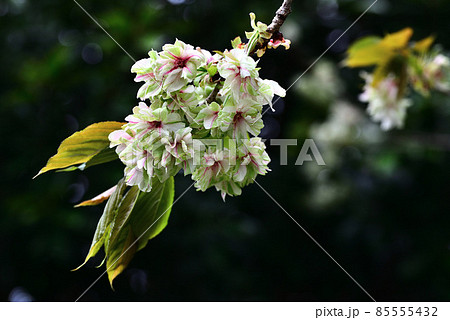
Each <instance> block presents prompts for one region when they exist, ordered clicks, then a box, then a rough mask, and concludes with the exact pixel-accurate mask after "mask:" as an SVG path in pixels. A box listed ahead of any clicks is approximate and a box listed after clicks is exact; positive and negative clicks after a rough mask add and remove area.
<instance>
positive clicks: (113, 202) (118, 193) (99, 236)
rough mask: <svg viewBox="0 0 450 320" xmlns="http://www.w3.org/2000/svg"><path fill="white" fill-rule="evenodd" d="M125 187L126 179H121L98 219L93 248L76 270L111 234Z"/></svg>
mask: <svg viewBox="0 0 450 320" xmlns="http://www.w3.org/2000/svg"><path fill="white" fill-rule="evenodd" d="M125 189H126V184H125V181H124V179H121V180H120V181H119V183H118V184H117V186H116V189H115V190H114V192H113V193H112V194H111V196H110V197H109V199H108V202H107V203H106V206H105V209H104V210H103V214H102V216H101V217H100V220H99V221H98V224H97V229H96V230H95V234H94V238H93V239H92V243H91V248H90V249H89V252H88V254H87V256H86V259H85V260H84V262H83V264H82V265H80V266H79V267H78V268H76V269H74V270H78V269H79V268H81V267H82V266H83V265H85V264H86V262H87V261H88V260H89V259H90V258H92V257H93V256H95V255H96V254H97V252H98V251H99V250H100V248H101V247H102V246H103V244H104V243H105V240H107V239H106V238H107V237H109V234H110V232H109V229H110V227H111V222H112V221H113V220H114V218H115V216H116V214H117V211H118V208H119V204H120V202H121V201H122V198H123V193H124V192H125Z"/></svg>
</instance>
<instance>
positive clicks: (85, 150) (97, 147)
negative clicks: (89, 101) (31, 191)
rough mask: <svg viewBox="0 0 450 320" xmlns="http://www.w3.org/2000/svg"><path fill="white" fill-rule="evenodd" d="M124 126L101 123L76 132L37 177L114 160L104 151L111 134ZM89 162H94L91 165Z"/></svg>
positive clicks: (62, 144) (118, 123) (61, 146)
mask: <svg viewBox="0 0 450 320" xmlns="http://www.w3.org/2000/svg"><path fill="white" fill-rule="evenodd" d="M123 124H124V123H121V122H115V121H107V122H99V123H95V124H92V125H90V126H88V127H87V128H86V129H84V130H82V131H77V132H75V133H74V134H73V135H71V136H70V137H68V138H67V139H65V140H64V141H63V142H62V143H61V145H60V146H59V148H58V152H57V153H56V155H54V156H53V157H51V158H50V159H49V160H48V162H47V164H46V166H45V167H44V168H42V169H41V170H40V171H39V173H38V174H37V175H36V176H35V177H37V176H38V175H40V174H42V173H45V172H47V171H50V170H55V169H64V168H67V167H70V166H73V165H77V164H83V163H85V164H86V167H87V166H91V165H95V164H100V163H104V162H107V161H111V160H114V159H115V156H114V157H113V156H112V153H111V152H107V151H104V150H105V149H107V148H108V147H109V139H108V136H109V134H110V133H111V132H113V131H115V130H119V129H120V128H121V127H122V125H123ZM102 151H104V152H103V153H102ZM96 156H97V158H96V159H95V157H96ZM89 161H93V162H91V164H89ZM69 170H72V169H71V168H69Z"/></svg>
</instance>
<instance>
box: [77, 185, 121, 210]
mask: <svg viewBox="0 0 450 320" xmlns="http://www.w3.org/2000/svg"><path fill="white" fill-rule="evenodd" d="M116 188H117V186H114V187H112V188H110V189H108V190H106V191H105V192H102V193H101V194H99V195H98V196H96V197H94V198H92V199H91V200H86V201H83V202H81V203H79V204H77V205H76V206H75V208H78V207H85V206H96V205H98V204H100V203H102V202H104V201H106V200H108V199H109V197H110V196H111V194H112V193H113V192H114V191H116Z"/></svg>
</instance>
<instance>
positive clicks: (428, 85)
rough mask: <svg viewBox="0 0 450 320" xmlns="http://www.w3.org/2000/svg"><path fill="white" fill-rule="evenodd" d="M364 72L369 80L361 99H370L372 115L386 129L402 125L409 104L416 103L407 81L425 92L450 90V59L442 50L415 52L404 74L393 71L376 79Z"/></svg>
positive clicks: (418, 90) (364, 76)
mask: <svg viewBox="0 0 450 320" xmlns="http://www.w3.org/2000/svg"><path fill="white" fill-rule="evenodd" d="M361 76H362V77H363V78H364V79H365V81H366V84H365V86H364V92H363V93H362V94H361V95H360V96H359V100H360V101H361V102H367V103H368V107H367V112H368V113H369V114H370V116H371V117H372V119H373V120H374V121H377V122H380V123H381V128H382V129H383V130H391V129H393V128H402V127H403V125H404V122H405V117H406V111H407V108H408V107H410V106H411V105H412V100H411V99H409V98H406V97H405V93H407V91H408V89H407V88H406V85H407V84H410V85H411V88H412V89H414V90H415V91H417V92H419V93H420V94H422V95H428V94H429V92H430V91H431V90H436V91H441V92H450V59H449V58H448V57H447V56H445V55H443V54H441V53H431V54H423V55H420V56H418V57H417V56H411V57H410V58H409V61H408V65H407V68H406V72H405V75H404V76H399V75H396V74H395V73H389V74H388V75H387V76H385V77H384V78H383V79H382V80H380V81H377V82H376V83H375V82H374V76H373V75H372V74H368V73H366V72H363V73H361Z"/></svg>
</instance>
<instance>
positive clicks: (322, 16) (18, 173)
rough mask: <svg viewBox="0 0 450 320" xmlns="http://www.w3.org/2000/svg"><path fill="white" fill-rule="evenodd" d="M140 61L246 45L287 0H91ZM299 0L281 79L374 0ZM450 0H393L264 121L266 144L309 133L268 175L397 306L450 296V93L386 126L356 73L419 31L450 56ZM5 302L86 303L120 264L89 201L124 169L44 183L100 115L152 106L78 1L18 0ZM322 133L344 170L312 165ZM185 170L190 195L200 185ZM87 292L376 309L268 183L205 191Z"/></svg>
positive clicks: (9, 99)
mask: <svg viewBox="0 0 450 320" xmlns="http://www.w3.org/2000/svg"><path fill="white" fill-rule="evenodd" d="M79 2H80V4H81V5H82V6H84V8H85V9H86V10H87V11H88V12H90V13H91V14H92V15H93V16H95V17H96V18H97V19H98V21H99V22H100V24H101V25H102V26H104V28H105V29H106V30H107V31H108V32H109V33H110V34H111V35H112V36H113V37H114V38H115V39H116V40H117V41H118V42H119V43H120V44H121V45H122V46H123V47H124V48H125V49H126V50H127V51H128V52H129V53H130V54H131V55H132V56H133V57H134V58H135V59H141V58H144V57H146V54H147V51H148V50H150V49H151V48H154V49H156V50H160V48H161V46H162V45H163V44H164V43H172V42H174V40H175V38H179V39H181V40H183V41H185V42H187V43H190V44H192V45H194V46H200V47H202V48H205V49H209V50H223V49H225V48H229V47H230V40H231V39H233V38H234V37H236V36H238V35H240V36H242V37H244V31H245V30H249V29H250V25H249V17H248V13H249V12H251V11H253V12H255V13H256V15H257V19H258V20H261V21H265V22H267V23H269V22H270V20H271V19H272V17H273V14H274V12H275V10H276V9H277V8H278V7H279V5H280V3H281V0H270V1H268V0H265V1H261V0H259V1H256V0H249V1H241V0H239V1H238V0H227V1H212V0H188V1H183V0H169V1H163V0H145V1H105V0H97V1H85V0H80V1H79ZM371 3H372V1H371V0H370V1H369V0H364V1H362V0H340V1H336V0H308V1H306V0H305V1H301V0H295V1H294V3H293V8H292V9H293V13H292V15H290V16H289V18H288V20H287V22H286V24H285V25H284V26H283V28H282V31H284V33H285V36H286V37H288V38H290V39H291V40H292V48H291V50H289V51H285V50H284V49H283V48H280V49H278V50H276V51H272V50H271V51H269V52H268V53H267V54H266V55H265V56H264V57H263V58H262V59H261V61H260V66H261V67H262V70H261V72H260V74H261V76H262V77H263V78H269V79H273V80H276V81H278V82H279V83H280V84H281V85H282V86H283V87H285V88H287V87H289V86H290V85H291V84H292V83H293V81H294V80H295V79H296V78H297V77H298V76H299V75H300V74H301V73H302V72H303V71H304V70H305V69H306V68H307V67H308V66H309V65H310V64H311V63H312V62H313V61H314V60H315V59H316V58H317V57H318V56H319V55H320V54H321V53H322V52H323V51H324V50H325V49H326V48H327V47H328V46H329V45H330V44H331V43H332V42H333V41H334V40H335V39H337V37H339V36H340V35H341V33H342V32H343V30H345V29H346V28H347V27H348V26H349V25H350V24H351V23H352V22H353V21H354V20H355V19H356V18H357V17H358V16H359V15H360V14H361V13H362V12H363V11H364V10H365V9H366V8H367V7H368V6H369V5H370V4H371ZM449 16H450V2H449V1H446V0H442V1H439V0H395V1H394V0H392V1H388V0H379V1H378V3H377V4H376V5H375V6H374V7H373V8H372V10H371V11H370V12H369V13H367V14H366V15H365V16H364V17H363V18H362V19H361V20H360V21H359V22H358V23H357V24H356V25H355V26H354V27H353V28H352V29H351V30H350V31H349V32H348V33H346V34H345V35H344V36H343V37H342V39H341V40H340V41H339V42H338V43H337V44H336V45H335V46H334V47H333V48H332V49H331V50H330V51H329V52H328V53H327V54H326V55H325V57H324V58H323V59H322V60H321V61H320V62H319V63H318V64H317V65H316V66H315V67H314V68H313V69H312V70H311V71H310V72H308V74H307V75H305V77H303V78H302V79H301V80H300V81H298V82H297V83H296V85H294V86H293V87H292V88H291V89H290V90H289V91H288V94H287V97H286V98H285V99H283V100H280V101H279V102H278V103H277V104H276V106H275V107H276V109H277V111H276V112H275V113H273V112H269V113H267V115H266V116H265V117H264V118H265V124H266V128H265V129H264V131H263V134H262V136H264V137H266V138H290V139H294V138H295V139H299V141H300V142H299V146H298V147H294V146H292V147H289V159H288V166H280V165H279V163H280V161H279V153H280V151H279V147H273V146H272V147H270V146H269V147H268V150H269V153H270V156H271V158H272V163H271V165H270V166H271V168H272V172H271V173H270V174H269V175H267V176H265V177H259V178H258V182H259V183H260V184H261V185H262V186H264V188H266V189H267V190H268V191H269V192H270V193H271V194H272V195H273V197H274V198H275V199H276V200H277V201H278V202H279V203H280V204H281V205H282V206H283V207H284V208H285V209H286V210H287V211H288V212H289V213H290V214H291V215H292V216H293V217H294V218H295V219H297V221H299V222H300V224H302V225H303V226H304V227H305V228H306V230H308V231H309V232H310V233H311V234H312V235H313V236H314V237H315V238H316V239H317V240H318V241H319V242H320V243H321V244H322V245H323V246H324V247H325V248H326V249H327V250H328V251H329V253H330V254H331V255H332V256H333V257H334V258H335V259H336V260H337V261H338V262H339V263H341V264H342V265H343V266H344V268H346V269H347V270H348V272H349V273H350V274H351V275H352V276H353V277H355V278H356V279H357V280H358V281H359V282H360V283H361V285H362V286H363V287H365V288H366V289H367V291H368V292H370V294H372V295H373V297H374V298H375V299H377V300H379V301H388V300H393V301H421V300H422V301H423V300H424V301H448V300H449V299H450V289H449V288H450V215H449V209H450V201H449V196H450V184H449V179H450V170H449V169H448V168H449V164H450V152H449V150H450V139H449V137H450V98H449V97H447V96H444V95H442V94H441V95H440V94H433V95H431V96H430V97H428V98H423V97H419V96H416V95H413V99H414V101H415V104H414V107H411V108H410V109H409V110H408V118H407V122H406V126H405V129H404V130H396V131H393V132H390V133H387V134H386V133H383V132H381V131H380V130H379V129H378V126H377V125H375V124H373V123H371V122H370V121H369V120H368V118H367V115H366V114H365V111H364V110H365V105H363V104H361V103H358V101H357V96H358V93H359V92H360V90H361V87H362V85H363V83H362V81H361V80H360V78H359V70H350V69H345V68H341V67H340V65H339V64H340V62H341V61H342V60H343V58H344V51H345V50H346V48H347V47H348V45H349V44H350V43H351V42H353V41H354V40H355V39H357V38H359V37H361V36H363V35H368V34H377V35H383V34H385V33H387V32H394V31H397V30H399V29H402V28H404V27H407V26H410V27H412V28H413V29H414V30H415V35H414V39H416V40H419V39H421V38H424V37H426V36H428V35H430V34H434V35H436V37H437V42H438V43H440V44H442V47H443V48H447V49H449V48H450V38H449V37H448V35H449V33H450V24H449V22H448V17H449ZM0 46H1V48H2V49H1V51H0V59H1V65H2V67H1V70H2V71H1V77H0V94H1V99H0V104H1V107H0V115H1V126H0V130H1V135H2V136H3V137H4V138H5V141H4V142H5V145H4V146H3V147H2V152H1V156H0V161H1V166H0V170H1V172H0V177H1V181H2V183H1V187H0V188H1V193H0V194H1V204H0V261H1V263H0V300H3V301H8V300H9V301H74V300H75V299H76V298H77V297H78V296H79V295H80V294H81V293H82V292H83V291H84V290H85V289H86V288H88V286H89V285H90V284H91V283H92V282H93V281H94V280H95V279H96V278H97V277H98V276H99V275H100V274H101V273H102V272H103V271H104V267H102V268H99V269H96V268H95V266H96V265H97V264H99V263H100V261H101V260H102V257H100V256H99V257H98V258H96V259H94V261H92V262H90V263H88V265H87V266H85V267H83V268H82V269H81V270H80V271H77V272H71V271H70V270H71V269H72V268H74V267H76V266H78V265H79V264H80V263H81V262H82V261H83V260H84V257H85V255H86V253H87V251H88V249H89V245H90V242H91V239H92V236H93V233H94V230H95V227H96V224H97V221H98V219H99V217H100V215H101V213H102V206H98V207H93V208H81V209H74V208H73V205H74V204H76V203H77V202H79V201H81V200H84V199H88V198H90V197H93V196H95V195H97V194H99V193H100V192H102V191H104V190H106V189H107V188H109V187H111V186H112V185H114V184H115V183H116V182H117V180H118V179H120V177H121V175H122V169H123V168H122V166H121V164H120V163H119V162H114V163H110V164H106V165H103V166H99V167H94V168H90V169H87V170H86V171H84V172H69V173H48V174H45V175H43V176H40V177H38V178H37V179H35V180H32V177H33V176H34V175H35V174H36V173H37V172H38V171H39V169H40V168H41V167H42V166H43V165H44V164H45V163H46V161H47V159H48V158H49V157H50V156H52V155H53V154H54V153H55V152H56V149H57V147H58V145H59V143H60V142H61V141H62V140H63V139H64V138H66V137H67V136H69V135H70V134H72V133H73V132H75V131H76V130H80V129H83V128H84V127H86V126H87V125H89V124H91V123H94V122H99V121H105V120H117V121H122V120H123V119H124V117H125V116H126V115H127V114H129V113H130V112H131V108H132V107H133V106H134V105H135V104H136V103H137V100H136V98H135V95H136V92H137V90H138V88H139V84H136V83H134V82H133V75H132V74H131V73H130V71H129V70H130V67H131V65H132V64H133V62H132V60H131V59H130V57H128V56H127V55H126V54H125V53H124V52H123V51H122V50H121V49H120V48H119V47H118V46H117V45H116V44H115V43H114V42H113V41H112V40H111V39H110V38H109V37H108V36H107V35H106V34H105V33H104V32H103V31H102V30H101V29H100V28H99V27H98V26H97V25H96V24H95V23H94V22H93V21H92V20H91V19H90V18H89V17H88V16H87V15H86V14H85V13H84V12H83V11H82V10H81V9H80V8H79V7H78V6H77V5H76V4H75V2H73V1H70V0H69V1H51V0H40V1H30V0H7V1H5V0H3V1H1V2H0ZM306 138H314V139H315V141H316V143H317V144H318V146H319V149H320V151H321V153H322V155H323V158H324V160H325V162H326V163H327V166H325V167H319V166H317V165H316V164H315V163H306V164H305V165H303V166H295V165H294V162H295V159H296V157H297V155H298V152H299V150H300V148H301V143H302V141H303V140H304V139H306ZM190 184H191V180H190V179H189V178H188V177H183V176H177V177H176V194H177V195H180V194H181V193H182V192H183V191H184V190H185V189H186V188H187V187H188V186H189V185H190ZM115 289H116V290H115V291H112V290H111V288H110V287H109V284H108V280H107V277H106V276H104V277H103V278H102V279H101V280H100V281H99V282H98V283H97V284H95V285H94V286H93V287H92V288H91V289H90V290H89V291H88V292H87V293H86V295H85V296H84V297H83V298H82V299H81V301H217V300H218V301H348V300H355V301H369V298H368V297H367V296H366V295H365V294H364V293H363V292H362V291H361V290H360V289H359V288H358V287H357V286H356V285H355V284H354V283H353V282H352V281H351V280H350V279H349V278H348V277H347V275H345V274H344V273H343V272H342V271H341V270H340V269H339V268H338V266H337V265H336V264H334V262H332V261H331V260H330V259H329V258H328V257H327V256H326V255H325V254H324V253H323V252H322V251H321V250H320V249H319V248H318V247H317V246H316V245H315V244H314V243H313V242H312V241H311V240H310V239H309V238H308V237H307V236H306V235H305V234H304V233H303V232H302V230H301V229H300V228H299V227H298V226H297V225H295V224H294V223H293V221H292V220H291V219H290V218H289V217H288V216H286V214H285V213H283V212H282V211H281V210H280V209H279V208H278V207H277V206H276V205H275V204H274V203H273V201H272V200H271V199H270V198H268V197H267V196H266V195H265V194H264V193H263V192H262V191H261V190H260V189H259V187H258V186H256V185H251V186H249V187H247V188H245V189H244V192H243V195H242V196H240V197H238V198H227V201H226V202H225V203H224V202H222V200H221V198H220V195H219V193H217V192H216V191H214V190H209V191H208V192H205V193H201V192H196V191H195V190H194V189H191V190H190V191H188V193H187V194H186V195H185V196H184V197H183V198H181V200H180V201H179V202H178V203H176V205H175V206H174V208H173V210H172V214H171V218H170V221H169V225H168V227H167V228H166V230H165V231H164V232H163V233H161V235H159V236H158V237H157V238H155V239H154V240H152V241H150V242H149V244H148V246H147V248H145V249H144V250H142V251H141V252H139V253H138V254H136V256H135V258H134V260H133V261H132V263H131V265H130V266H129V268H128V269H127V270H126V271H125V272H124V274H123V275H121V276H120V277H118V278H117V280H116V282H115Z"/></svg>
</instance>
